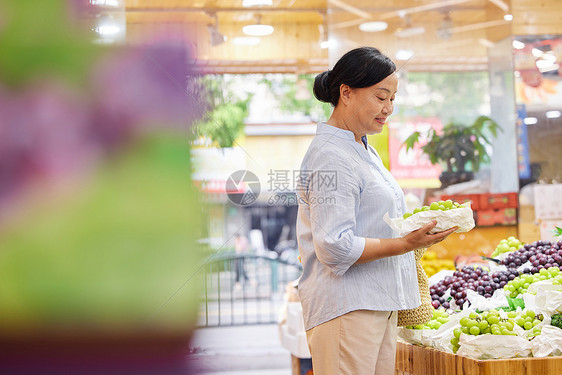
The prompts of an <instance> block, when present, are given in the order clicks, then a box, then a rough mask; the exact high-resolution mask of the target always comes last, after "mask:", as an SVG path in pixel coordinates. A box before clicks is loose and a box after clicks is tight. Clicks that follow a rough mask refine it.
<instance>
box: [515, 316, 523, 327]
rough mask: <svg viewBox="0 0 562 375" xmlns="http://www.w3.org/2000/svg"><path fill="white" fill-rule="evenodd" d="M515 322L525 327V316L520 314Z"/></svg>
mask: <svg viewBox="0 0 562 375" xmlns="http://www.w3.org/2000/svg"><path fill="white" fill-rule="evenodd" d="M515 323H517V325H518V326H519V327H523V325H524V324H525V318H523V317H521V316H519V317H518V318H517V319H515Z"/></svg>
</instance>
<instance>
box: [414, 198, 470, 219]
mask: <svg viewBox="0 0 562 375" xmlns="http://www.w3.org/2000/svg"><path fill="white" fill-rule="evenodd" d="M459 207H470V204H469V203H463V204H460V203H458V202H453V201H452V200H450V199H447V200H446V201H439V202H433V203H431V205H429V206H422V207H417V208H414V211H413V212H406V213H405V214H404V216H403V218H404V219H407V218H409V217H410V216H412V215H413V214H417V213H418V212H421V211H436V210H440V211H447V210H452V209H455V208H459Z"/></svg>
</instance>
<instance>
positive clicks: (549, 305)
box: [535, 285, 562, 317]
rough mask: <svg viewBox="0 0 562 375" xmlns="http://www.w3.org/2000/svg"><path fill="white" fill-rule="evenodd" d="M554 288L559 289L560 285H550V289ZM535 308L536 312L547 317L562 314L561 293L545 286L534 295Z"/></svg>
mask: <svg viewBox="0 0 562 375" xmlns="http://www.w3.org/2000/svg"><path fill="white" fill-rule="evenodd" d="M556 286H558V287H560V285H551V286H550V287H556ZM535 306H536V309H537V312H540V313H542V314H544V315H548V316H549V317H550V316H552V315H554V314H560V313H562V291H560V290H552V289H549V288H547V286H546V285H545V286H544V288H541V289H539V290H538V291H537V294H536V295H535Z"/></svg>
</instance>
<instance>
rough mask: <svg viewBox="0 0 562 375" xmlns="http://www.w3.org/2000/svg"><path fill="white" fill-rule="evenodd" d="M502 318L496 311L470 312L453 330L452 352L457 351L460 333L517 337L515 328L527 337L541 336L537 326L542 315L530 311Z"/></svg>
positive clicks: (509, 314) (514, 312)
mask: <svg viewBox="0 0 562 375" xmlns="http://www.w3.org/2000/svg"><path fill="white" fill-rule="evenodd" d="M506 315H507V316H506V317H502V316H501V314H500V312H499V311H498V310H489V311H484V312H482V313H477V312H471V313H470V315H469V316H468V317H463V318H462V319H461V320H460V322H459V324H460V327H457V328H455V329H454V330H453V337H452V338H451V345H452V347H453V352H454V353H456V352H457V351H458V349H459V338H460V336H461V334H462V333H464V334H467V335H473V336H478V335H486V334H492V335H506V336H517V333H516V332H515V331H514V328H515V326H516V325H517V326H519V327H520V328H522V329H523V330H524V331H525V333H526V335H527V337H535V336H538V335H540V334H541V330H542V328H541V327H540V326H538V325H539V324H540V323H541V322H542V320H543V316H542V315H537V314H535V312H534V311H532V310H526V311H521V312H517V311H510V312H508V313H507V314H506Z"/></svg>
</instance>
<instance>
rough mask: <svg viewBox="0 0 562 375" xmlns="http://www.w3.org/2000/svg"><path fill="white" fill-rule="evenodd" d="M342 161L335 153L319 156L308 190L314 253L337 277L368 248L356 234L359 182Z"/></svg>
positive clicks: (363, 240) (345, 162)
mask: <svg viewBox="0 0 562 375" xmlns="http://www.w3.org/2000/svg"><path fill="white" fill-rule="evenodd" d="M342 159H343V158H341V155H337V154H336V153H334V152H329V153H328V152H327V153H321V154H318V155H316V157H314V160H311V161H313V163H312V165H314V169H313V171H312V173H311V178H310V181H309V185H308V190H307V197H308V205H309V208H310V225H311V229H312V233H313V242H314V251H315V253H316V256H317V258H318V260H319V261H320V262H321V263H323V264H324V265H326V266H328V267H330V269H331V270H332V271H333V272H334V273H335V274H336V275H338V276H341V275H343V274H344V273H345V272H346V271H347V270H348V269H349V267H351V266H352V265H353V264H354V263H355V262H356V261H357V259H359V257H360V256H361V254H362V253H363V250H364V248H365V238H363V237H358V236H356V235H355V233H354V230H355V224H356V211H357V208H358V204H359V199H360V186H359V183H360V182H359V179H358V178H357V176H354V171H353V167H352V166H351V165H350V164H349V161H348V160H342Z"/></svg>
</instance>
